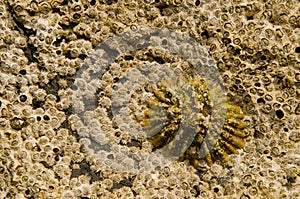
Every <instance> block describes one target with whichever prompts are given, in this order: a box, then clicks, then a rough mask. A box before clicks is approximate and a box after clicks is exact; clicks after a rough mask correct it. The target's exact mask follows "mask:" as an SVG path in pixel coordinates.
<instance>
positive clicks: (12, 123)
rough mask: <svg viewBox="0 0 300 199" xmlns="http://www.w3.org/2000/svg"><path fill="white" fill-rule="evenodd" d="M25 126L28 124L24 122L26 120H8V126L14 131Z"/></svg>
mask: <svg viewBox="0 0 300 199" xmlns="http://www.w3.org/2000/svg"><path fill="white" fill-rule="evenodd" d="M27 125H28V123H27V122H26V120H24V119H21V118H18V117H14V118H13V119H11V120H10V126H11V127H12V128H13V129H15V130H20V129H22V128H24V127H26V126H27Z"/></svg>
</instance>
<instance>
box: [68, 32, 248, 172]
mask: <svg viewBox="0 0 300 199" xmlns="http://www.w3.org/2000/svg"><path fill="white" fill-rule="evenodd" d="M99 80H100V81H99ZM75 85H76V88H75V91H74V95H73V103H74V108H75V115H76V116H74V118H76V119H74V118H73V119H74V120H77V124H78V125H77V126H78V129H77V132H78V134H79V136H80V137H82V140H83V141H84V142H85V143H86V144H87V145H88V147H89V148H90V149H91V150H92V151H93V153H94V154H95V155H96V156H97V157H98V158H99V159H100V160H101V161H102V162H104V163H105V164H107V165H109V166H111V167H114V168H115V169H119V170H127V171H128V170H130V171H146V170H148V171H149V170H151V169H155V168H158V167H162V166H164V165H166V164H169V163H170V162H171V161H174V160H177V159H178V158H179V159H180V160H184V159H188V160H189V161H190V163H191V164H193V165H194V166H196V167H197V166H198V165H199V161H200V160H201V159H205V160H206V161H207V163H208V164H209V165H211V164H212V163H213V162H214V161H216V160H218V159H220V160H221V161H227V160H228V154H231V153H235V152H236V149H239V148H243V146H244V141H243V137H245V136H246V134H245V133H243V131H242V129H243V128H245V124H244V123H243V122H241V119H243V117H244V116H243V114H241V112H240V109H239V108H238V107H237V106H235V105H228V103H227V100H226V96H225V95H224V93H223V90H222V88H223V87H222V79H221V78H220V77H219V75H218V70H217V68H216V67H215V65H214V62H213V60H212V59H211V58H210V57H209V55H208V54H207V53H206V52H205V51H204V50H203V49H202V48H201V46H199V44H197V43H196V42H194V41H193V40H192V39H191V38H186V37H185V36H183V35H181V34H179V33H176V32H173V31H170V30H166V29H156V28H144V29H140V30H136V31H133V32H130V33H124V34H122V35H119V36H115V37H113V38H110V39H107V40H106V41H105V42H104V43H102V44H101V45H100V46H99V47H98V48H96V49H95V52H94V53H92V54H91V55H90V56H89V57H88V58H87V59H86V60H85V65H84V66H83V67H82V68H81V70H80V71H79V72H78V73H77V78H76V81H75ZM95 93H96V96H97V100H98V101H96V99H95ZM225 118H226V119H225ZM149 152H150V153H149Z"/></svg>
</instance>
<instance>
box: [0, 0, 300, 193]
mask: <svg viewBox="0 0 300 199" xmlns="http://www.w3.org/2000/svg"><path fill="white" fill-rule="evenodd" d="M299 6H300V5H299V1H298V0H253V1H249V0H218V1H216V0H203V1H199V0H182V1H178V0H142V1H128V0H44V1H41V0H24V1H23V0H6V1H5V0H0V198H184V197H187V198H188V197H189V198H299V197H300V196H299V186H300V178H299V175H300V169H299V168H300V163H299V162H300V161H299V155H298V154H300V144H299V143H300V133H299V132H300V125H299V124H300V118H299V117H300V116H299V115H300V91H299V88H300V86H299V85H300V83H299V82H300V73H299V71H300V44H299V41H300V15H299ZM142 27H158V28H167V29H170V30H174V31H178V32H181V33H183V34H186V35H189V36H190V37H192V38H194V39H195V40H196V41H197V43H198V44H201V45H202V46H203V48H205V49H206V50H207V52H208V54H209V56H210V57H212V58H213V60H214V61H215V63H216V65H217V68H218V71H219V73H220V76H221V78H222V79H223V85H224V90H225V92H226V94H227V97H228V101H227V104H228V106H227V108H226V110H227V111H226V117H225V118H226V119H225V124H224V128H223V131H218V132H219V133H221V134H220V137H219V138H220V139H218V140H217V142H216V143H215V145H214V148H213V150H210V151H209V152H210V153H208V154H206V157H203V158H200V159H198V157H199V156H198V155H199V154H197V153H198V151H197V150H198V149H197V146H199V145H198V144H199V143H201V142H199V141H196V140H195V142H193V143H192V144H191V145H189V146H190V147H189V148H187V150H185V151H183V152H182V153H183V154H182V155H181V156H180V160H181V161H174V162H172V163H171V164H169V165H167V166H165V167H163V168H159V169H157V170H154V171H152V172H151V173H147V172H146V173H138V174H131V173H126V172H119V171H118V170H114V169H112V168H111V167H109V166H107V165H108V164H106V163H104V162H103V161H101V158H99V157H104V158H105V160H111V158H113V157H114V156H113V154H115V151H112V152H108V153H98V154H97V152H95V151H99V148H97V147H100V145H97V143H95V142H94V140H95V139H90V138H89V137H85V138H82V137H84V136H85V135H89V133H88V132H89V129H87V128H86V126H85V125H84V124H83V123H82V122H81V121H80V120H79V119H80V118H78V117H76V116H75V115H74V114H73V113H74V111H73V110H82V109H83V110H84V108H86V107H84V106H83V104H80V103H78V104H74V103H73V100H72V95H73V93H74V90H76V89H74V82H75V83H76V81H75V80H74V76H75V74H76V72H77V71H78V70H80V69H83V68H84V67H86V66H85V65H84V64H83V63H84V60H86V58H87V57H88V56H89V55H90V54H91V53H92V52H94V51H95V48H96V47H97V46H99V45H100V44H101V43H102V42H103V41H105V40H106V39H107V38H109V37H111V36H114V35H115V34H121V33H124V32H130V31H133V30H137V29H139V28H142ZM170 38H172V37H170ZM159 42H161V43H165V41H159ZM165 45H166V46H168V45H169V44H165ZM178 48H179V49H184V46H179V47H178ZM142 52H143V50H138V51H137V55H133V54H134V53H133V52H128V54H125V55H121V56H120V58H118V59H119V61H118V59H117V60H115V62H114V63H113V64H111V65H110V71H111V72H108V73H106V74H105V75H104V76H103V78H102V80H103V79H105V78H106V79H107V81H108V83H107V85H102V86H103V88H105V90H104V91H103V90H101V89H100V88H101V85H95V86H96V87H100V88H99V90H98V91H99V92H98V91H97V93H96V95H97V96H98V99H99V101H97V107H96V110H95V114H96V115H92V114H89V113H87V114H85V115H83V116H84V118H85V120H86V121H90V122H91V124H95V123H96V122H95V120H94V119H95V118H96V119H97V121H98V122H99V121H101V122H100V123H101V125H102V126H101V129H102V131H107V132H108V133H107V135H109V139H110V140H112V142H114V143H117V144H119V145H121V149H122V150H125V151H130V152H131V153H137V154H138V153H140V152H141V153H144V152H145V153H150V152H151V151H152V150H153V147H152V145H153V146H156V147H154V151H153V153H155V151H159V150H160V147H162V146H163V145H166V146H167V145H168V144H167V143H168V142H169V139H165V137H164V135H171V134H169V133H167V132H166V133H165V134H162V133H163V131H166V130H167V128H169V129H172V128H177V127H176V125H175V126H174V124H172V123H170V122H169V123H168V122H167V123H165V125H161V124H160V125H158V126H160V127H161V128H160V129H159V130H162V131H161V132H160V133H158V134H157V136H155V135H156V134H154V132H153V134H152V128H151V127H158V126H157V125H156V122H155V121H158V120H159V117H164V118H167V119H170V120H168V121H171V120H173V121H175V122H176V121H180V122H181V123H182V124H184V125H185V126H184V127H185V128H187V129H193V132H198V130H197V128H194V124H195V123H198V122H199V124H200V123H201V124H203V125H204V126H203V128H202V129H205V128H204V127H205V125H206V124H208V123H210V122H209V119H210V118H211V117H210V105H213V104H214V103H211V102H212V101H211V99H209V98H208V99H207V100H208V103H207V104H208V106H204V103H200V104H199V105H198V104H197V105H196V108H195V109H194V108H191V105H193V104H194V103H196V102H197V101H201V102H204V101H205V100H203V98H201V96H202V97H203V96H204V95H202V94H201V92H196V89H195V88H194V87H195V85H196V84H198V83H197V82H198V81H200V82H201V85H202V86H203V87H201V91H202V89H203V90H204V91H205V90H207V88H205V83H203V82H202V78H201V77H200V78H193V77H190V78H189V76H188V75H186V76H184V80H183V81H184V82H185V83H187V84H186V85H190V88H191V90H192V93H194V94H196V93H200V95H199V96H198V97H197V96H196V95H195V96H193V95H187V94H186V95H185V94H180V93H178V92H177V91H175V90H172V88H176V87H178V88H181V86H180V84H177V82H176V83H172V81H169V80H167V81H165V82H162V84H160V85H159V84H153V85H156V86H154V87H153V88H151V89H152V90H151V89H150V90H147V89H148V87H147V86H146V85H145V86H144V87H143V86H141V91H143V92H140V93H139V92H138V90H137V91H136V93H134V95H135V96H136V98H135V97H134V96H132V98H131V100H132V101H130V104H132V106H131V107H130V108H131V109H130V111H129V113H130V114H129V117H130V118H131V119H132V120H133V121H136V124H138V125H141V126H142V124H144V127H142V130H143V129H144V131H145V132H146V133H147V132H148V133H149V135H148V136H146V137H145V138H143V137H141V136H140V135H138V134H136V135H138V136H137V138H140V139H132V136H134V135H135V134H133V135H132V134H126V133H124V132H125V131H123V130H126V129H128V128H129V127H128V126H126V125H125V124H126V123H125V124H124V125H123V126H121V127H120V126H119V127H120V128H121V129H118V128H116V127H117V126H118V125H116V124H120V123H116V121H115V120H112V119H111V118H112V115H113V114H111V112H110V111H109V106H110V105H111V103H112V98H111V97H112V96H113V94H114V88H115V87H114V88H113V87H112V86H111V85H112V84H113V83H114V82H120V81H119V80H118V79H117V78H116V79H114V78H111V77H112V76H111V75H112V74H114V75H115V77H116V76H118V74H120V72H122V71H121V70H119V69H120V67H119V65H122V67H121V68H130V67H131V68H134V67H132V66H133V65H135V64H136V65H140V66H142V64H143V63H144V64H146V65H149V64H150V65H151V63H152V64H154V65H157V64H160V65H167V64H170V65H171V67H172V65H178V64H181V63H182V60H181V59H180V58H179V59H178V58H176V56H174V57H175V58H172V56H170V55H169V54H167V53H163V54H158V55H157V54H155V53H154V55H151V56H146V55H145V53H142ZM111 53H112V54H114V53H115V52H114V51H112V52H111ZM151 53H152V52H151ZM151 53H150V54H151ZM146 54H147V53H146ZM136 65H135V66H136ZM187 66H188V67H186V68H190V66H191V65H187ZM123 72H124V71H123ZM132 77H133V79H134V78H136V76H134V75H133V76H132ZM154 78H156V77H155V76H154ZM141 79H142V77H141ZM158 79H159V76H158ZM79 82H80V83H79ZM78 83H79V84H77V85H76V86H77V87H83V88H85V85H87V84H88V79H84V78H83V79H80V81H78ZM170 85H171V86H170ZM85 90H86V92H85V93H84V94H87V96H89V95H90V92H89V91H90V90H91V89H90V88H85ZM183 90H184V89H183ZM188 90H189V89H186V91H188ZM208 90H209V94H210V95H211V96H212V95H213V94H214V93H213V92H212V91H213V90H212V89H211V88H209V89H208ZM199 91H200V90H199ZM168 92H170V93H171V94H172V95H169V93H168ZM215 92H219V91H218V90H216V91H215ZM143 93H148V94H149V98H145V99H143V98H142V97H143V96H144V95H143ZM167 93H168V95H167V96H163V94H167ZM104 94H105V95H104ZM177 94H178V96H180V97H176V95H177ZM146 96H148V95H146ZM208 96H209V95H208ZM139 99H140V100H141V102H139ZM177 99H178V100H179V103H177ZM180 99H186V100H187V104H184V103H181V102H180ZM143 100H144V101H143ZM121 101H122V99H121V98H120V101H119V102H121ZM113 102H116V101H115V100H113ZM142 102H143V103H144V104H143V103H142ZM135 105H137V106H135ZM185 107H189V108H187V109H186V108H185ZM238 107H240V108H238ZM107 110H108V111H107ZM161 110H163V111H161ZM189 113H191V115H189ZM195 113H196V114H195ZM118 115H122V114H118ZM189 116H190V117H189ZM192 116H193V117H192ZM195 118H196V120H195ZM124 119H125V118H124ZM198 119H199V120H198ZM122 121H123V120H122ZM159 121H160V120H159ZM163 121H165V120H163ZM217 123H218V122H217ZM162 124H164V123H162ZM245 125H247V127H246V128H244V127H245ZM89 127H92V126H89ZM195 129H196V130H195ZM96 132H98V131H96ZM138 132H140V131H137V133H138ZM186 132H190V131H186ZM135 133H136V132H135ZM155 133H156V131H155ZM146 135H147V134H146ZM198 135H200V136H198V137H199V138H201V136H204V135H209V134H205V133H199V134H198ZM94 136H95V138H96V137H97V134H96V135H94ZM151 137H153V139H151ZM155 138H156V139H155ZM167 138H168V136H167ZM157 140H158V141H159V142H158V143H159V144H156V143H157V142H156V141H157ZM213 140H214V141H216V140H215V139H213ZM96 141H97V142H100V143H101V141H103V137H101V136H98V138H97V139H96ZM200 141H201V140H200ZM151 143H152V144H151ZM170 143H171V142H170ZM204 143H205V142H204ZM204 143H202V146H203V144H204ZM245 143H246V144H245ZM207 144H209V143H207ZM87 146H94V149H93V150H94V151H92V150H91V148H89V147H87ZM101 147H104V149H106V148H105V147H108V145H104V146H101ZM162 148H163V147H162ZM238 148H242V149H241V150H237V149H238ZM100 149H103V148H100ZM100 151H101V150H100ZM113 152H114V153H113ZM231 153H233V154H232V155H230V156H228V157H227V155H228V154H231ZM120 154H123V153H120ZM200 154H202V153H200ZM203 154H205V153H203ZM226 154H227V155H226ZM117 157H118V158H119V157H120V156H117ZM228 158H229V161H227V159H228ZM149 161H150V162H151V161H152V162H156V159H155V158H153V159H151V160H149ZM215 161H216V163H214V164H212V165H211V163H212V162H215ZM187 162H190V164H187ZM207 163H208V164H209V165H211V166H210V167H208V166H207V165H206V164H207ZM154 166H155V165H154Z"/></svg>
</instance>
